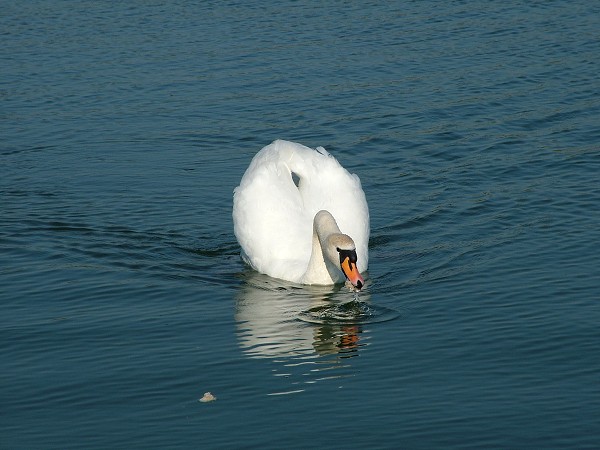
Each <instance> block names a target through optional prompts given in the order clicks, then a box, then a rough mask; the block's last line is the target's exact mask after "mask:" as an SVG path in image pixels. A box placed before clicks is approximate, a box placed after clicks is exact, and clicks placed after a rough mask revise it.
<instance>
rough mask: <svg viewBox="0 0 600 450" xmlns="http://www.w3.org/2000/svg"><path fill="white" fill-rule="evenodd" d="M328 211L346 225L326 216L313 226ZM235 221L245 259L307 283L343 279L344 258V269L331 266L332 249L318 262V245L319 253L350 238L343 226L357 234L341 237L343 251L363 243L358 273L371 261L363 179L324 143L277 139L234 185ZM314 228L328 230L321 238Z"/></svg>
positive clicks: (263, 269) (259, 267)
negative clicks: (309, 144) (308, 144)
mask: <svg viewBox="0 0 600 450" xmlns="http://www.w3.org/2000/svg"><path fill="white" fill-rule="evenodd" d="M321 210H326V211H329V212H330V213H331V215H332V216H333V217H334V218H335V222H337V226H338V227H339V230H336V229H335V222H333V224H331V221H328V222H327V221H326V220H325V221H324V220H321V222H322V223H321V225H320V226H317V224H316V223H315V226H314V227H313V222H314V220H315V215H316V214H317V213H318V212H319V211H321ZM321 216H328V215H326V214H321ZM323 219H325V218H323ZM325 222H327V223H325ZM233 223H234V232H235V235H236V237H237V240H238V242H239V243H240V245H241V247H242V257H243V258H244V260H245V261H246V262H247V263H248V264H249V265H250V266H252V267H253V268H254V269H256V270H257V271H259V272H262V273H265V274H267V275H270V276H272V277H275V278H281V279H284V280H288V281H293V282H296V283H304V284H333V283H337V282H343V281H344V279H345V277H344V276H343V272H342V270H341V269H340V268H339V263H340V262H339V261H337V272H339V273H337V272H336V271H335V269H332V268H331V264H330V263H333V262H334V261H331V260H332V259H333V258H334V257H335V256H331V257H329V258H328V255H327V252H328V249H327V248H322V249H321V250H322V254H321V255H315V256H314V257H313V258H312V259H311V253H312V252H313V247H315V250H314V252H316V251H317V249H318V247H319V243H320V244H321V246H322V247H326V246H327V245H329V246H331V245H332V244H326V242H329V241H331V239H332V236H334V235H337V236H338V238H339V236H343V235H340V234H339V231H341V233H344V234H346V235H348V236H350V237H351V238H352V239H351V240H350V241H349V242H346V241H343V242H342V241H339V239H338V240H337V241H336V242H338V243H337V244H336V245H338V249H337V250H338V251H339V250H340V247H341V248H342V250H350V251H351V250H353V248H352V247H353V245H355V249H356V256H357V262H356V265H357V267H358V271H360V272H362V271H364V270H366V269H367V266H368V259H369V256H368V243H369V209H368V206H367V201H366V198H365V194H364V192H363V190H362V188H361V184H360V179H359V178H358V176H356V175H354V174H350V173H349V172H348V171H347V170H346V169H344V168H343V167H342V166H341V165H340V164H339V163H338V162H337V160H336V159H335V158H334V157H333V156H331V155H330V154H329V153H328V152H327V151H326V150H325V149H324V148H322V147H318V148H317V149H316V150H313V149H311V148H308V147H305V146H303V145H301V144H296V143H293V142H288V141H282V140H277V141H275V142H273V143H272V144H270V145H268V146H266V147H264V148H263V149H262V150H261V151H260V152H258V153H257V154H256V155H255V156H254V158H253V159H252V162H251V163H250V166H249V167H248V169H247V170H246V172H245V173H244V176H243V177H242V180H241V182H240V185H239V186H238V187H237V188H236V189H235V190H234V195H233ZM313 228H314V229H315V230H317V228H319V229H320V231H319V233H320V235H319V236H317V234H315V235H314V236H313ZM317 238H318V239H317ZM352 240H353V241H354V242H353V243H352ZM340 242H342V243H341V244H340ZM329 250H332V249H329ZM333 250H335V249H333ZM323 262H325V264H323ZM309 265H311V266H312V267H309ZM326 266H327V267H326ZM326 268H327V271H326V270H325V269H326ZM326 272H327V273H326ZM359 287H360V286H359Z"/></svg>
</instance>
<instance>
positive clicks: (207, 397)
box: [198, 392, 217, 403]
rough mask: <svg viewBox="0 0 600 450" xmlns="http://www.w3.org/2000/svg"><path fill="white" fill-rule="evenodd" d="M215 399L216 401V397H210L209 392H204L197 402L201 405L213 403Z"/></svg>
mask: <svg viewBox="0 0 600 450" xmlns="http://www.w3.org/2000/svg"><path fill="white" fill-rule="evenodd" d="M216 399H217V397H215V396H214V395H212V394H211V393H210V392H205V393H204V395H203V396H202V398H201V399H200V400H198V401H199V402H202V403H208V402H214V401H215V400H216Z"/></svg>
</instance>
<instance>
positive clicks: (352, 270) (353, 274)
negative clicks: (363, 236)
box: [336, 247, 365, 290]
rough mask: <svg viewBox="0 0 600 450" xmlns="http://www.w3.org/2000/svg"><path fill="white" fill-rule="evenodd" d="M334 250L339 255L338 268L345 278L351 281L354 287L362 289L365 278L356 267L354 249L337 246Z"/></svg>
mask: <svg viewBox="0 0 600 450" xmlns="http://www.w3.org/2000/svg"><path fill="white" fill-rule="evenodd" d="M336 250H337V252H338V253H339V255H340V268H341V269H342V272H343V273H344V275H345V276H346V279H347V280H348V281H349V282H350V283H352V286H354V287H355V288H356V289H359V290H360V289H362V287H363V286H364V285H365V280H364V279H363V277H362V276H361V274H360V272H359V271H358V268H357V267H356V249H350V250H346V249H342V248H339V247H337V248H336Z"/></svg>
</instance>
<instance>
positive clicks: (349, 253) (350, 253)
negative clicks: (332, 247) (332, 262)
mask: <svg viewBox="0 0 600 450" xmlns="http://www.w3.org/2000/svg"><path fill="white" fill-rule="evenodd" d="M337 251H338V252H339V254H340V263H342V262H344V260H345V259H346V258H348V259H349V260H350V262H351V263H354V264H356V259H357V258H356V250H342V249H340V248H338V249H337Z"/></svg>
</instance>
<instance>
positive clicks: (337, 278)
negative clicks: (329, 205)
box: [303, 211, 345, 284]
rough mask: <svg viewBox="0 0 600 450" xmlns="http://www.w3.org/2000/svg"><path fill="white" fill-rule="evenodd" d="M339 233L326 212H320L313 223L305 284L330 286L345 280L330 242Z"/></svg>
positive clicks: (334, 222) (304, 277)
mask: <svg viewBox="0 0 600 450" xmlns="http://www.w3.org/2000/svg"><path fill="white" fill-rule="evenodd" d="M340 234H341V231H340V229H339V227H338V225H337V223H336V221H335V219H334V218H333V216H332V215H331V214H330V213H329V212H327V211H320V212H319V213H317V215H316V216H315V220H314V222H313V235H312V252H311V255H310V260H309V262H308V268H307V269H306V273H305V274H304V276H303V282H304V283H306V284H332V283H343V282H344V280H345V277H344V274H343V273H342V271H341V269H340V266H339V262H338V261H336V259H337V251H336V250H335V248H333V249H332V244H331V242H330V240H331V239H332V237H334V236H335V235H340Z"/></svg>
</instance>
